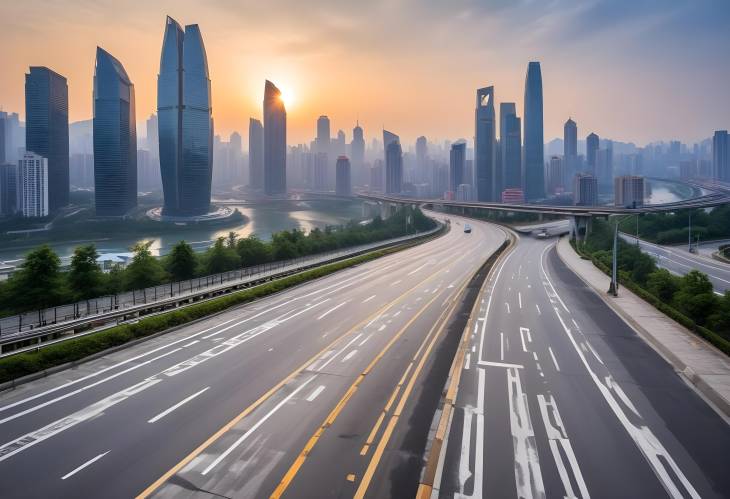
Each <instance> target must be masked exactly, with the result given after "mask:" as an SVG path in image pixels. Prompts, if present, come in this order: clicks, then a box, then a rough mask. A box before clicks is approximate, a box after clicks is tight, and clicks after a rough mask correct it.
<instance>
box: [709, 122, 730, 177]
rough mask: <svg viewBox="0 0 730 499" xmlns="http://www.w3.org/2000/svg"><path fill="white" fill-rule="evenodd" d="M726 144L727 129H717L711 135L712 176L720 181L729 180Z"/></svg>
mask: <svg viewBox="0 0 730 499" xmlns="http://www.w3.org/2000/svg"><path fill="white" fill-rule="evenodd" d="M728 145H730V141H729V140H728V133H727V130H717V131H716V132H715V134H714V135H713V136H712V178H713V179H715V180H720V181H722V182H730V157H729V156H728Z"/></svg>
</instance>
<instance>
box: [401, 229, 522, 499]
mask: <svg viewBox="0 0 730 499" xmlns="http://www.w3.org/2000/svg"><path fill="white" fill-rule="evenodd" d="M495 225H498V226H501V225H499V224H495ZM501 227H502V229H503V230H504V232H505V235H506V236H507V238H506V239H505V241H504V243H502V245H501V246H500V247H499V248H498V249H497V251H495V252H494V253H493V255H492V256H491V257H490V258H489V259H487V261H486V262H485V265H490V268H489V271H488V272H487V275H486V276H485V278H484V282H483V283H482V285H481V287H480V289H479V293H478V295H477V299H476V300H475V302H474V305H473V306H472V310H471V314H470V316H469V320H468V321H467V323H466V327H464V331H462V333H461V339H460V340H459V346H458V350H457V352H456V355H455V356H454V360H453V362H452V363H451V368H450V369H449V376H448V378H447V380H446V384H445V385H444V390H443V392H442V396H441V402H440V404H439V409H438V410H437V412H436V414H437V415H436V416H434V421H433V423H432V424H431V428H432V429H433V428H436V431H435V434H434V436H433V437H432V438H431V441H430V442H429V443H428V444H427V447H426V448H427V451H426V453H427V455H426V456H424V457H425V459H424V461H425V463H424V466H423V468H422V471H421V478H420V479H419V484H418V491H417V492H416V498H418V499H427V498H430V497H431V495H432V493H433V492H434V482H435V479H436V476H437V475H438V474H439V471H440V468H441V467H442V464H443V463H442V459H441V458H442V453H443V451H445V449H446V447H445V445H446V444H447V442H448V433H449V428H450V427H451V420H452V418H453V414H454V409H455V404H456V397H457V395H458V393H459V382H460V380H461V373H462V372H463V365H464V361H465V358H466V352H467V351H469V346H468V345H469V332H470V331H471V330H472V329H473V327H474V321H475V320H476V319H475V316H476V315H477V314H476V311H477V310H478V308H479V304H480V301H479V297H481V296H482V294H483V293H484V291H485V289H486V287H487V284H488V283H489V282H490V280H491V277H492V274H493V272H494V269H495V268H496V267H497V264H498V263H499V261H500V260H501V259H502V258H503V257H504V256H505V255H506V254H508V253H509V252H510V251H511V250H512V248H514V246H515V245H516V244H517V240H518V239H519V236H517V235H516V234H515V233H514V231H512V230H511V229H509V228H507V227H504V226H501ZM492 257H494V259H493V260H492ZM490 260H492V261H491V262H490ZM436 421H438V423H437V422H436Z"/></svg>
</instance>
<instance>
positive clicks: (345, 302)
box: [317, 300, 350, 320]
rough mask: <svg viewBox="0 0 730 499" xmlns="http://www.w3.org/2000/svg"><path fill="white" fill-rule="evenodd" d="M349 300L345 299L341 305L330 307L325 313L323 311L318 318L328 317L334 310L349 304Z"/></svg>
mask: <svg viewBox="0 0 730 499" xmlns="http://www.w3.org/2000/svg"><path fill="white" fill-rule="evenodd" d="M349 302H350V300H345V301H343V302H342V303H340V304H339V305H335V306H334V307H332V308H331V309H329V310H328V311H326V312H325V313H323V314H322V315H320V316H319V317H317V320H320V319H324V318H325V317H327V316H328V315H329V314H331V313H332V312H334V311H335V310H337V309H338V308H340V307H343V306H345V305H347V304H348V303H349Z"/></svg>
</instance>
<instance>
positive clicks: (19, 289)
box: [8, 244, 68, 310]
mask: <svg viewBox="0 0 730 499" xmlns="http://www.w3.org/2000/svg"><path fill="white" fill-rule="evenodd" d="M60 267H61V259H60V258H58V255H57V254H56V253H55V252H54V251H53V250H52V249H51V248H50V247H49V246H48V245H46V244H44V245H43V246H40V247H38V248H36V249H34V250H33V251H31V252H30V253H28V254H27V255H26V256H25V261H24V262H23V264H22V265H21V266H20V270H19V271H18V272H16V273H15V274H13V276H12V277H11V278H10V281H9V282H8V288H9V289H8V291H9V292H8V296H9V297H10V298H11V301H12V302H13V303H14V305H15V308H16V309H17V310H35V309H41V308H47V307H51V306H53V305H58V304H59V303H60V302H61V301H62V300H64V299H65V298H68V297H67V296H65V293H64V289H63V281H62V279H61V273H60Z"/></svg>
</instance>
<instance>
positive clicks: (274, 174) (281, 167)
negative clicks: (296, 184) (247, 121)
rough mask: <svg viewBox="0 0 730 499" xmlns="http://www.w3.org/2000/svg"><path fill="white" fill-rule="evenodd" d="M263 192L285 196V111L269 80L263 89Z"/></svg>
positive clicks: (282, 102)
mask: <svg viewBox="0 0 730 499" xmlns="http://www.w3.org/2000/svg"><path fill="white" fill-rule="evenodd" d="M264 192H266V194H267V195H269V196H271V195H281V194H286V109H285V108H284V101H283V100H282V99H281V91H280V90H279V89H278V88H276V85H274V84H273V83H271V82H270V81H269V80H266V85H265V87H264Z"/></svg>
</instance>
